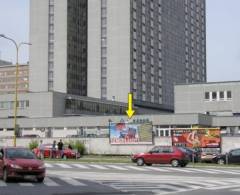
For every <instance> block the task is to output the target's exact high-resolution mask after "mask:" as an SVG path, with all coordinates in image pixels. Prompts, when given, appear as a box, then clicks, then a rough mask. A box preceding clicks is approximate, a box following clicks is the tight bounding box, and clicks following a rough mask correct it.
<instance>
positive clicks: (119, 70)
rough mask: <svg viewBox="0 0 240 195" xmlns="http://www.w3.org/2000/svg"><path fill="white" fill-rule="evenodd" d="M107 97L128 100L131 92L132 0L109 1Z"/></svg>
mask: <svg viewBox="0 0 240 195" xmlns="http://www.w3.org/2000/svg"><path fill="white" fill-rule="evenodd" d="M107 8H108V12H107V24H108V28H107V64H108V67H107V99H108V100H112V99H115V100H116V101H120V102H127V97H128V93H129V92H130V22H131V21H130V1H129V0H121V1H118V0H112V1H107Z"/></svg>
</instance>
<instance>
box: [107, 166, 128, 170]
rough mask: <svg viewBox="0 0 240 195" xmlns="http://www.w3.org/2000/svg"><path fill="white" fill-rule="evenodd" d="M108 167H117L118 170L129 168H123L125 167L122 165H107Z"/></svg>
mask: <svg viewBox="0 0 240 195" xmlns="http://www.w3.org/2000/svg"><path fill="white" fill-rule="evenodd" d="M107 166H108V167H111V168H113V169H117V170H123V171H126V170H128V169H126V168H123V167H120V166H115V165H107Z"/></svg>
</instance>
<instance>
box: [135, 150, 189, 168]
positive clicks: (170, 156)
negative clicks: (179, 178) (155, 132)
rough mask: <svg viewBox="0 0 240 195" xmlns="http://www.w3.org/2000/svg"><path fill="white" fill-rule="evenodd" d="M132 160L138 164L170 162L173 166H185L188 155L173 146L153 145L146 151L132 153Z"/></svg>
mask: <svg viewBox="0 0 240 195" xmlns="http://www.w3.org/2000/svg"><path fill="white" fill-rule="evenodd" d="M132 161H133V162H136V163H137V165H138V166H143V165H144V164H146V165H148V166H151V165H152V164H171V165H172V166H173V167H178V166H181V167H185V166H186V165H187V164H188V162H189V157H188V155H187V154H186V153H185V152H183V151H182V150H181V149H180V148H178V147H175V146H155V147H154V148H152V149H151V150H150V151H149V152H147V153H140V154H134V155H132Z"/></svg>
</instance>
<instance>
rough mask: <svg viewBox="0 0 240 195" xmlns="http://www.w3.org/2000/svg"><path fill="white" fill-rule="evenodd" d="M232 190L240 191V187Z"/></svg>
mask: <svg viewBox="0 0 240 195" xmlns="http://www.w3.org/2000/svg"><path fill="white" fill-rule="evenodd" d="M231 191H234V192H240V188H236V189H232V190H231Z"/></svg>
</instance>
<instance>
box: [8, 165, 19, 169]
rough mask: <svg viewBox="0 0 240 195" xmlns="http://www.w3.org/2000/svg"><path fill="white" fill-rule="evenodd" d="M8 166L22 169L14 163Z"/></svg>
mask: <svg viewBox="0 0 240 195" xmlns="http://www.w3.org/2000/svg"><path fill="white" fill-rule="evenodd" d="M10 167H12V168H14V169H22V167H21V166H19V165H16V164H10Z"/></svg>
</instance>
